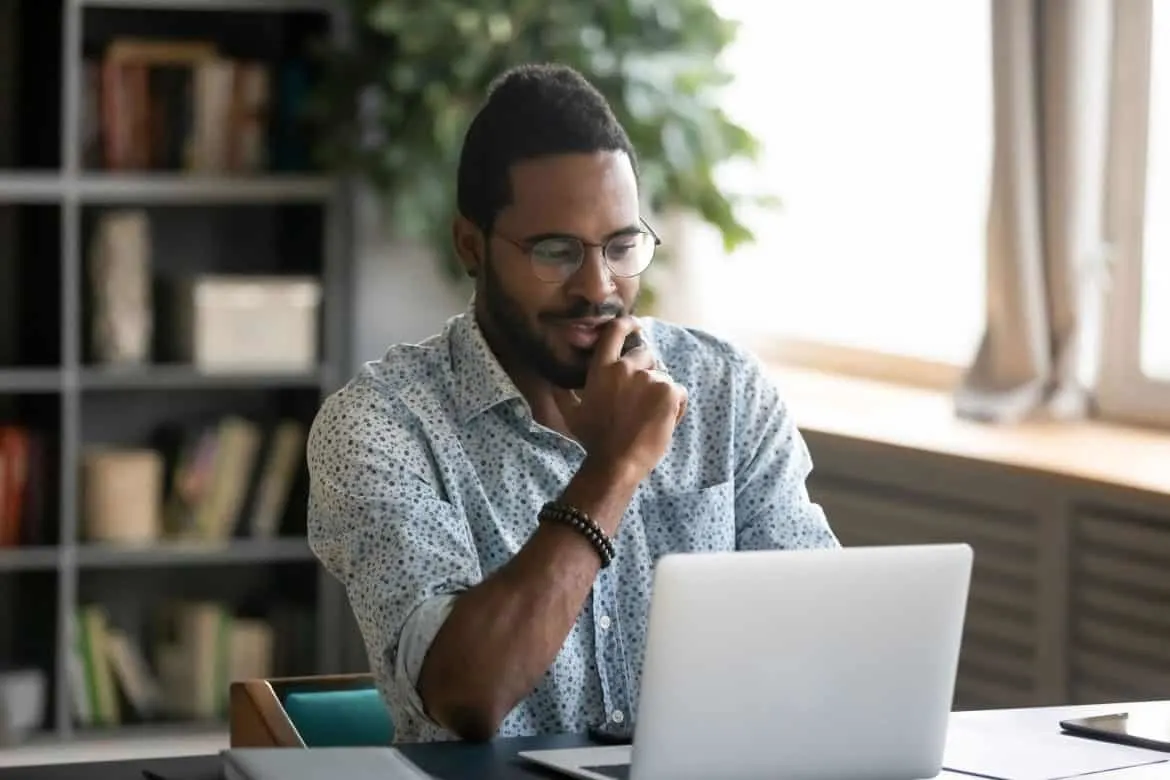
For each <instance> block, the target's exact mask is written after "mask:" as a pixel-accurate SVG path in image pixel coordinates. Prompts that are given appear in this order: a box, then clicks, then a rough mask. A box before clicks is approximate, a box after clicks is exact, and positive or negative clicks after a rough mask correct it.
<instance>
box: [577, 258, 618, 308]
mask: <svg viewBox="0 0 1170 780" xmlns="http://www.w3.org/2000/svg"><path fill="white" fill-rule="evenodd" d="M569 289H570V291H571V292H573V293H576V294H577V295H579V296H581V297H582V298H584V299H585V300H587V301H589V302H590V303H594V304H602V303H605V302H606V301H608V300H609V299H610V298H611V297H612V296H613V293H614V290H616V289H617V287H616V285H614V282H613V273H612V272H611V271H610V270H609V265H607V264H606V262H605V256H604V255H603V254H602V250H601V249H600V248H599V247H587V248H586V250H585V258H584V259H583V260H582V261H581V267H580V268H578V269H577V272H576V273H575V274H573V276H572V277H570V279H569Z"/></svg>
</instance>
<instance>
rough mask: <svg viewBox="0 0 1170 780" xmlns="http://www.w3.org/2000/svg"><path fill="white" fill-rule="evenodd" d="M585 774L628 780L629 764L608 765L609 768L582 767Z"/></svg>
mask: <svg viewBox="0 0 1170 780" xmlns="http://www.w3.org/2000/svg"><path fill="white" fill-rule="evenodd" d="M581 768H582V769H584V770H585V771H586V772H595V773H596V774H599V775H602V776H604V777H613V778H616V779H617V780H630V765H629V764H610V765H609V766H583V767H581Z"/></svg>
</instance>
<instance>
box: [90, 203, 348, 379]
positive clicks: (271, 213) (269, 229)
mask: <svg viewBox="0 0 1170 780" xmlns="http://www.w3.org/2000/svg"><path fill="white" fill-rule="evenodd" d="M128 210H129V211H128ZM116 215H122V216H116ZM114 219H117V220H118V221H120V222H124V223H125V224H127V225H134V226H135V227H134V228H133V231H134V233H133V235H135V236H137V235H141V234H142V233H145V237H144V238H143V239H139V238H133V239H130V240H128V241H126V242H125V243H124V244H121V243H120V244H119V246H125V247H126V249H125V250H124V251H125V252H126V253H127V255H126V256H127V257H128V258H130V260H132V261H134V262H135V263H137V262H138V260H137V258H136V257H134V256H132V255H131V254H130V253H131V252H138V251H139V250H138V249H136V247H138V246H140V245H141V244H142V243H143V241H144V242H145V244H146V247H147V248H146V250H145V251H146V257H144V258H142V262H144V263H147V264H148V266H147V273H148V275H149V279H150V287H151V289H150V294H151V298H152V300H151V301H150V304H149V305H150V319H151V322H150V325H149V327H150V329H151V336H150V338H151V345H150V355H149V357H150V359H151V360H152V361H153V362H154V363H156V364H164V365H165V364H167V363H170V362H172V361H176V362H181V361H183V360H184V359H186V358H187V357H188V356H187V355H185V354H184V353H183V352H182V351H181V350H179V349H178V347H179V344H180V343H181V341H182V339H181V338H180V333H179V332H178V331H177V328H179V327H181V324H180V323H179V321H178V309H179V307H178V304H179V299H178V297H177V296H178V294H179V292H180V290H181V289H182V286H183V285H184V284H185V283H187V282H189V281H190V280H192V279H195V278H197V277H198V276H199V275H202V274H216V275H228V276H233V275H242V276H305V277H311V278H315V279H322V278H323V277H324V258H325V251H326V247H325V209H323V208H321V207H320V206H317V205H312V204H310V205H289V204H281V205H274V204H250V205H245V206H235V207H225V206H206V205H204V206H191V205H167V206H160V205H157V204H156V205H146V206H143V205H141V204H139V205H136V206H132V205H126V206H123V207H109V208H98V207H89V208H86V209H84V210H83V212H82V251H83V266H84V271H83V274H82V278H81V284H82V290H81V295H80V297H81V302H82V307H81V308H82V316H81V323H80V327H81V337H82V343H83V345H84V347H85V349H84V354H85V362H86V363H87V364H93V365H98V361H97V360H96V354H95V350H94V344H93V339H92V333H93V327H94V325H93V322H92V321H93V316H94V311H95V305H94V304H95V299H94V294H95V293H94V291H95V287H94V284H95V280H94V271H93V269H94V257H95V252H96V251H97V243H98V241H97V236H98V235H99V234H105V233H104V232H103V231H102V230H101V225H102V224H103V222H107V221H110V220H114ZM127 234H128V235H129V234H130V233H129V231H127ZM121 241H122V239H120V238H116V239H115V238H111V239H110V242H108V243H110V244H111V245H112V244H113V243H115V242H121ZM113 251H123V250H118V249H115V250H113ZM324 317H325V312H324V311H323V309H321V310H319V311H318V313H317V318H318V327H317V331H318V341H317V345H316V347H317V350H318V354H321V352H320V351H321V349H322V346H323V344H322V338H323V335H322V334H323V328H322V327H321V322H322V321H323V318H324ZM142 372H143V373H141V374H140V375H139V378H140V379H141V381H142V383H143V384H142V385H141V386H143V387H151V386H157V384H158V383H162V384H164V385H169V384H170V383H174V384H176V385H181V384H183V383H186V382H188V381H192V380H195V378H196V377H199V376H200V375H199V374H198V373H196V372H190V371H189V372H186V373H184V371H183V369H182V368H180V367H179V366H176V367H174V368H173V369H170V368H168V369H163V372H162V373H158V372H156V370H155V369H152V368H150V367H149V366H147V367H145V368H144V369H142ZM312 373H315V372H308V374H305V373H301V374H299V375H298V376H296V377H289V376H279V377H277V378H273V379H274V382H273V383H274V384H279V385H288V384H293V385H303V384H304V383H305V382H306V381H308V380H311V379H312V376H311V374H312ZM132 374H133V371H132V370H118V371H113V370H109V371H107V370H105V369H103V373H102V374H101V375H100V376H98V375H93V376H92V377H83V380H84V379H92V381H94V382H95V383H96V384H97V385H101V384H103V383H105V382H110V383H113V384H119V382H120V380H119V379H117V378H115V376H116V375H121V376H123V377H130V376H131V375H132ZM204 376H208V377H209V376H210V374H207V375H204ZM270 376H271V375H270ZM153 377H158V379H157V382H156V380H155V379H154V378H153ZM129 381H131V382H135V383H136V382H137V381H138V379H137V378H136V379H130V380H129ZM317 381H318V382H319V378H318V380H317ZM264 383H265V379H264V378H263V377H259V378H258V382H257V384H264ZM208 384H212V385H221V386H222V385H226V384H232V385H239V384H240V382H236V381H235V380H226V379H224V378H222V377H221V378H220V380H218V381H213V380H210V379H208V380H207V381H206V382H205V381H203V380H202V379H200V381H199V383H198V384H194V385H192V386H197V387H202V386H207V385H208Z"/></svg>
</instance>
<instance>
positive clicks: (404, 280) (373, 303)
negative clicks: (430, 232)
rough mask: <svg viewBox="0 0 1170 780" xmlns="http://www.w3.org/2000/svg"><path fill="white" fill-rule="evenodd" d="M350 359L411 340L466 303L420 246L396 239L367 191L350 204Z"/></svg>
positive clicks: (377, 353)
mask: <svg viewBox="0 0 1170 780" xmlns="http://www.w3.org/2000/svg"><path fill="white" fill-rule="evenodd" d="M354 219H355V228H354V263H355V264H356V268H355V272H354V275H353V280H354V289H353V298H352V300H353V305H354V307H355V309H356V311H355V317H354V320H353V321H354V322H355V323H356V331H355V332H354V334H353V341H352V351H351V353H350V354H351V359H352V362H353V364H354V370H357V368H358V366H360V364H361V363H362V362H364V361H367V360H377V359H379V358H381V357H382V355H383V354H384V353H385V351H386V348H387V347H389V346H390V345H391V344H395V343H399V342H416V341H420V340H422V339H424V338H426V337H427V336H429V335H431V334H433V333H437V332H438V331H439V330H440V329H441V328H442V327H443V323H444V322H446V320H447V318H449V317H450V316H452V315H453V314H457V313H458V312H460V311H463V310H464V309H465V308H466V307H467V294H466V293H465V292H464V291H462V290H459V289H458V288H456V287H454V286H453V285H451V283H450V282H449V281H448V280H447V279H446V278H445V277H444V276H443V272H442V270H441V269H440V267H439V264H438V263H437V262H436V261H435V259H434V258H433V257H432V256H430V255H429V254H428V253H427V252H426V251H425V250H424V249H422V248H420V247H418V246H412V245H409V244H407V243H404V242H401V241H397V240H395V238H394V237H393V235H392V232H391V230H390V226H389V223H388V221H387V219H386V216H385V214H384V213H383V212H381V211H380V209H379V204H378V202H377V201H376V200H375V198H373V197H372V196H370V195H369V194H368V193H363V194H359V195H358V197H357V198H356V199H355V208H354Z"/></svg>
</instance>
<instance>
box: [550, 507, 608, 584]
mask: <svg viewBox="0 0 1170 780" xmlns="http://www.w3.org/2000/svg"><path fill="white" fill-rule="evenodd" d="M539 519H540V520H542V521H543V520H552V521H555V522H558V523H563V524H565V525H567V526H570V527H571V528H575V529H576V530H577V531H578V532H579V533H581V534H582V535H584V536H585V538H586V539H588V540H589V543H590V544H592V545H593V549H595V550H597V555H598V557H599V558H601V568H603V569H604V568H606V567H607V566H609V565H610V564H611V563H612V562H613V559H614V558H615V557H617V549H616V548H615V547H614V546H613V541H612V540H611V539H610V538H609V537H608V536H606V535H605V531H603V530H601V526H599V525H598V524H597V522H596V521H595V520H594V519H593V518H592V517H590V516H589V515H587V514H585V513H584V512H582V511H581V510H580V509H577V508H576V507H574V506H569V505H568V504H562V503H559V502H557V501H550V502H548V503H547V504H545V505H544V507H543V508H542V509H541V510H540V515H539Z"/></svg>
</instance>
